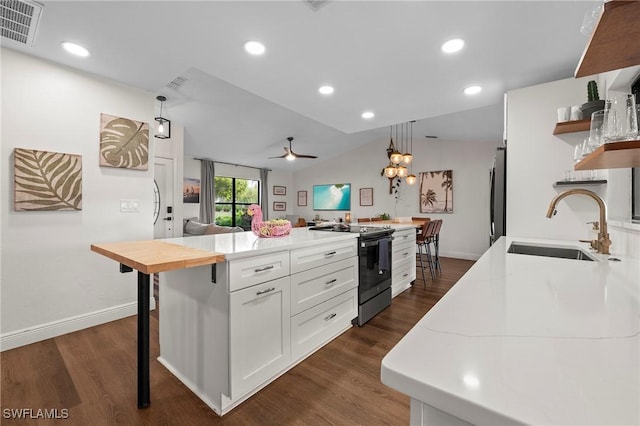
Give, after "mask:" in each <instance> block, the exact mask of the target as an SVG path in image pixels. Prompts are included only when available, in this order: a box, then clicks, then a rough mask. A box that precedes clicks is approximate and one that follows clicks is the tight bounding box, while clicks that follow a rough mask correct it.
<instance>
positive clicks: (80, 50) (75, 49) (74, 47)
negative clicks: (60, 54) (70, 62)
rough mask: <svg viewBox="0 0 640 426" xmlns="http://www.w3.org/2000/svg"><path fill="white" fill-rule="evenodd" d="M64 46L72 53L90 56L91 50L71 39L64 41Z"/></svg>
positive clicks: (83, 56) (84, 56)
mask: <svg viewBox="0 0 640 426" xmlns="http://www.w3.org/2000/svg"><path fill="white" fill-rule="evenodd" d="M62 47H63V48H64V50H66V51H67V52H69V53H71V54H72V55H76V56H80V57H82V58H86V57H87V56H89V50H87V48H85V47H82V46H80V45H79V44H75V43H71V42H70V41H63V42H62Z"/></svg>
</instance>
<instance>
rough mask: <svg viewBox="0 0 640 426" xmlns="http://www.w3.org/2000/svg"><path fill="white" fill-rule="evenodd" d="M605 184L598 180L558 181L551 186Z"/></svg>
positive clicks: (602, 180)
mask: <svg viewBox="0 0 640 426" xmlns="http://www.w3.org/2000/svg"><path fill="white" fill-rule="evenodd" d="M605 183H607V181H606V179H598V180H595V179H594V180H560V181H558V182H556V183H554V184H553V186H573V185H575V186H578V185H580V186H582V185H604V184H605Z"/></svg>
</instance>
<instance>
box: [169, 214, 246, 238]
mask: <svg viewBox="0 0 640 426" xmlns="http://www.w3.org/2000/svg"><path fill="white" fill-rule="evenodd" d="M183 222H184V223H183V228H182V231H183V232H182V233H183V235H184V236H185V237H189V236H192V235H214V234H227V233H229V232H244V229H242V228H241V227H239V226H219V225H216V224H215V223H201V222H198V218H197V217H192V218H189V219H184V221H183Z"/></svg>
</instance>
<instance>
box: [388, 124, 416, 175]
mask: <svg viewBox="0 0 640 426" xmlns="http://www.w3.org/2000/svg"><path fill="white" fill-rule="evenodd" d="M413 123H415V120H413V121H410V122H407V123H402V124H396V125H393V126H390V129H389V147H388V148H387V157H388V158H389V165H388V166H386V167H385V168H384V170H383V172H384V175H385V176H386V177H387V178H389V179H390V180H392V179H395V178H398V179H405V180H406V182H407V184H409V185H413V184H414V183H416V175H414V174H413V164H412V163H413V154H412V152H413ZM394 127H395V133H396V141H398V140H399V141H400V144H399V145H400V150H398V149H397V148H396V146H395V144H394V143H393V131H394ZM398 127H400V132H399V133H400V139H398ZM402 151H404V154H403V153H402Z"/></svg>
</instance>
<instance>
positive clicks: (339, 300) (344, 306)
mask: <svg viewBox="0 0 640 426" xmlns="http://www.w3.org/2000/svg"><path fill="white" fill-rule="evenodd" d="M357 316H358V291H357V289H355V288H354V289H351V290H349V291H347V292H345V293H342V294H341V295H339V296H336V297H334V298H332V299H329V300H327V301H326V302H324V303H321V304H320V305H317V306H314V307H313V308H311V309H307V310H306V311H304V312H302V313H299V314H298V315H296V316H294V317H292V318H291V354H292V357H293V360H294V361H296V360H298V359H300V358H301V357H303V356H305V355H307V354H309V353H310V352H312V351H313V350H315V349H316V348H318V347H320V346H322V345H323V344H325V343H326V342H328V341H329V340H331V339H333V338H334V337H335V336H337V335H338V334H340V333H341V332H342V331H343V330H345V329H347V328H348V327H349V326H350V325H351V320H352V319H353V318H355V317H357Z"/></svg>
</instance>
